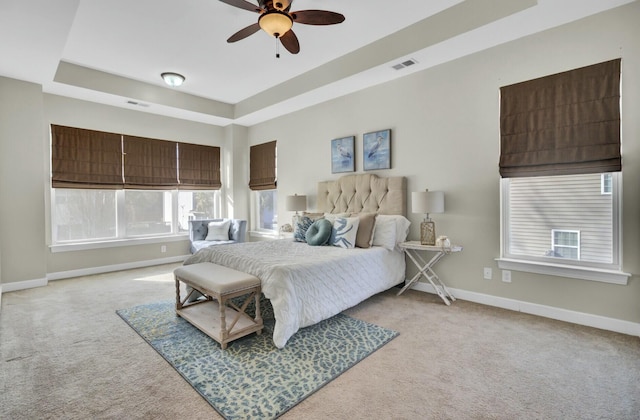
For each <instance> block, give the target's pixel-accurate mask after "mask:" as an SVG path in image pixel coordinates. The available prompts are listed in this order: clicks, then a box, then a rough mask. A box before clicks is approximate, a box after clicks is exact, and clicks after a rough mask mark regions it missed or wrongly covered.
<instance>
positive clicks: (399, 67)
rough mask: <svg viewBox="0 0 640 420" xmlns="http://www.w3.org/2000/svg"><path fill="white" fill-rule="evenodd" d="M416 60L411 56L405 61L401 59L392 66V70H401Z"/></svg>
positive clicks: (415, 62)
mask: <svg viewBox="0 0 640 420" xmlns="http://www.w3.org/2000/svg"><path fill="white" fill-rule="evenodd" d="M417 63H418V62H417V61H416V60H414V59H413V58H410V59H409V60H407V61H403V62H402V63H399V64H396V65H394V66H392V67H393V68H394V70H402V69H403V68H405V67H409V66H413V65H414V64H417Z"/></svg>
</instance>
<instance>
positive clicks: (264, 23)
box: [258, 10, 293, 38]
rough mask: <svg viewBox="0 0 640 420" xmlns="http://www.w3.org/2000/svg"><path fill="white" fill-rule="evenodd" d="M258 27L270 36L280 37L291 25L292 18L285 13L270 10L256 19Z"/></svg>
mask: <svg viewBox="0 0 640 420" xmlns="http://www.w3.org/2000/svg"><path fill="white" fill-rule="evenodd" d="M258 23H259V24H260V28H261V29H262V30H263V31H265V32H266V33H268V34H269V35H270V36H275V37H277V38H280V37H281V36H282V35H284V34H286V33H287V32H288V31H289V29H291V27H292V26H293V19H291V16H289V15H288V14H287V13H283V12H280V11H277V10H275V11H270V12H266V13H263V14H262V15H261V16H260V18H259V19H258Z"/></svg>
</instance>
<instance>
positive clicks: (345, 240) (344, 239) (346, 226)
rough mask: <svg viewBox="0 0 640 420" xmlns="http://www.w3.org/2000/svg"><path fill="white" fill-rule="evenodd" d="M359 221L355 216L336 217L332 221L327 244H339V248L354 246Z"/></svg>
mask: <svg viewBox="0 0 640 420" xmlns="http://www.w3.org/2000/svg"><path fill="white" fill-rule="evenodd" d="M359 222H360V219H358V218H357V217H339V218H337V219H336V220H335V221H334V222H333V229H331V238H329V244H330V245H333V246H339V247H340V248H347V249H351V248H355V246H356V236H357V234H358V223H359Z"/></svg>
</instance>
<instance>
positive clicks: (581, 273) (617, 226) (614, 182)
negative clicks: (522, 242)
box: [495, 172, 631, 285]
mask: <svg viewBox="0 0 640 420" xmlns="http://www.w3.org/2000/svg"><path fill="white" fill-rule="evenodd" d="M611 175H612V178H611V188H612V194H613V197H614V198H615V199H614V200H612V219H613V220H612V224H613V226H614V229H613V238H612V244H613V245H612V252H613V259H614V261H613V262H612V263H611V264H606V265H604V264H595V263H593V264H590V263H584V262H583V263H581V264H576V263H575V260H569V259H560V261H559V259H558V258H548V257H547V258H541V257H538V258H536V257H525V258H522V257H521V256H517V257H516V256H512V255H509V254H508V253H507V252H506V251H507V250H508V249H509V248H508V246H509V240H508V230H507V226H509V223H510V220H509V208H508V204H509V178H501V179H500V257H499V258H496V259H495V260H496V262H497V263H498V267H499V268H500V269H501V270H514V271H523V272H528V273H536V274H544V275H550V276H559V277H569V278H574V279H581V280H591V281H598V282H604V283H613V284H620V285H626V284H627V282H628V280H629V277H631V274H629V273H626V272H623V271H622V214H621V211H622V194H621V192H622V174H621V173H620V172H613V173H611Z"/></svg>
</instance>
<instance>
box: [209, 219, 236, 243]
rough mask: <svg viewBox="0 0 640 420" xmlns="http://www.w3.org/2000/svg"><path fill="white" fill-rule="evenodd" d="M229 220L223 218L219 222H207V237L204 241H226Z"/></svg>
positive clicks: (227, 238)
mask: <svg viewBox="0 0 640 420" xmlns="http://www.w3.org/2000/svg"><path fill="white" fill-rule="evenodd" d="M230 225H231V220H223V221H219V222H209V226H208V229H209V230H208V231H207V237H206V238H205V239H204V240H205V241H228V240H229V226H230Z"/></svg>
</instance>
